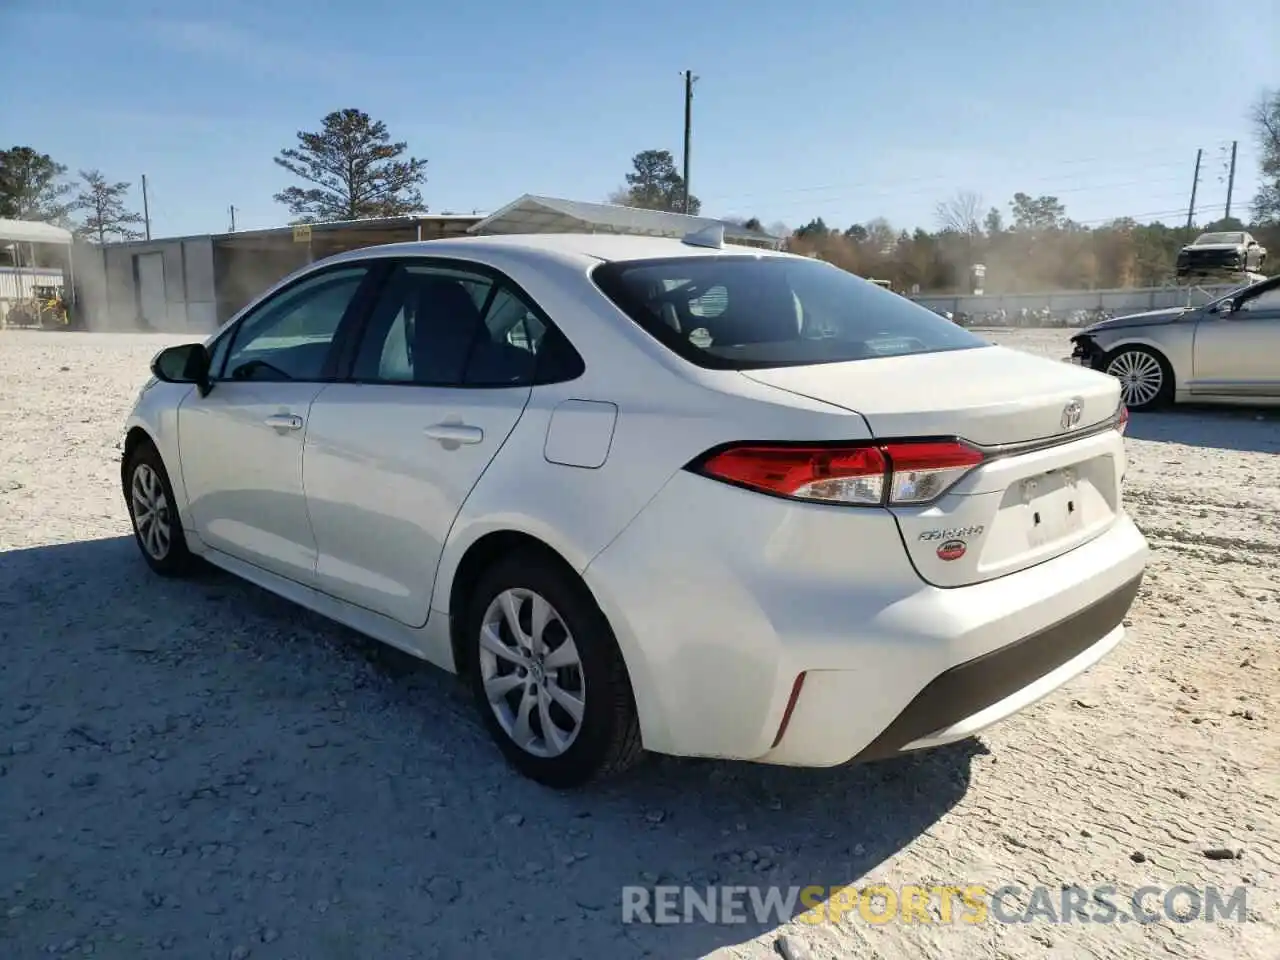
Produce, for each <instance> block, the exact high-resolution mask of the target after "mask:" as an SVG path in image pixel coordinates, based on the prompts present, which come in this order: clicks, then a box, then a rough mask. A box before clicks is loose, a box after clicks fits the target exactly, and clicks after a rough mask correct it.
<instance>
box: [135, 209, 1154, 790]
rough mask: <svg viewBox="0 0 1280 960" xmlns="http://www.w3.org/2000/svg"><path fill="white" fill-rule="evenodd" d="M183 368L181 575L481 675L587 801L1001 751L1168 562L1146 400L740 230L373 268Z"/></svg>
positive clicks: (143, 408)
mask: <svg viewBox="0 0 1280 960" xmlns="http://www.w3.org/2000/svg"><path fill="white" fill-rule="evenodd" d="M152 372H153V374H154V376H153V377H152V379H151V380H150V381H149V382H148V383H147V385H146V386H145V387H144V388H143V390H142V392H141V394H140V395H139V397H138V399H137V403H136V406H135V408H134V410H133V412H132V413H131V415H130V416H129V419H128V423H127V425H126V436H125V443H124V457H123V463H122V476H121V479H122V484H123V493H124V497H125V500H126V502H127V504H128V507H129V511H130V515H131V517H132V520H133V525H134V531H135V534H136V538H137V542H138V545H139V547H140V548H141V552H142V556H143V558H144V559H145V561H146V562H147V563H148V564H149V565H150V566H151V568H152V569H153V570H155V571H156V572H157V573H158V574H162V575H166V576H176V575H182V574H186V573H188V572H190V571H191V570H192V569H193V566H194V565H195V561H196V560H197V559H198V558H202V559H203V560H205V561H208V562H210V563H212V564H214V565H216V566H218V567H220V568H223V569H225V570H227V571H230V572H231V573H233V574H235V575H238V576H240V577H243V578H244V579H246V580H249V581H251V582H253V583H255V584H257V585H259V586H261V587H264V588H266V589H267V590H271V591H274V592H275V593H277V594H280V595H281V596H283V597H286V598H288V599H290V600H293V601H295V602H297V603H299V604H301V605H303V606H305V607H308V608H310V609H312V610H316V611H319V612H320V613H322V614H324V615H326V616H328V617H331V618H332V619H334V620H337V621H340V622H342V623H344V624H347V625H349V626H351V627H353V628H355V629H357V630H359V631H362V632H364V633H366V634H368V635H370V636H372V637H374V638H377V639H378V640H381V641H384V642H386V643H389V644H393V645H395V646H397V647H400V648H402V649H404V650H406V651H408V652H410V653H412V654H414V655H416V656H418V657H421V658H423V659H425V660H427V661H430V662H432V663H435V664H437V665H439V666H441V667H443V668H445V669H447V670H450V671H455V672H457V673H459V674H461V675H462V676H463V677H465V678H466V680H467V682H468V683H469V685H470V687H471V689H472V691H473V693H474V696H475V700H476V703H477V705H478V708H479V711H480V714H481V716H482V717H483V719H484V722H485V723H486V725H487V727H488V729H489V731H490V733H491V734H492V736H493V738H494V739H495V741H496V743H497V745H498V747H499V748H500V749H501V751H502V752H503V753H504V754H505V756H506V757H507V758H508V760H509V761H510V762H511V763H512V764H513V765H514V766H515V767H516V768H517V769H519V770H520V771H522V772H523V773H525V774H526V775H528V776H530V777H532V778H534V779H536V780H538V781H540V782H542V783H545V784H549V785H554V786H560V787H567V786H573V785H577V784H581V783H583V782H585V781H587V780H589V779H591V778H593V777H597V776H602V775H605V774H610V773H616V772H618V771H621V770H622V769H624V768H626V767H628V766H630V765H631V764H632V763H634V762H635V761H636V760H637V759H639V758H640V757H641V755H642V754H643V753H644V752H645V750H648V751H656V752H660V753H667V754H676V755H683V756H703V757H720V758H733V759H739V760H749V761H761V762H766V763H777V764H792V765H805V766H831V765H836V764H842V763H845V762H847V761H850V760H854V759H857V760H866V759H874V758H881V757H888V756H892V755H895V754H898V753H900V752H903V751H909V750H915V749H919V748H925V747H930V746H934V745H937V744H942V743H946V742H949V741H954V740H957V739H960V738H963V737H967V736H969V735H971V734H973V733H975V732H977V731H979V730H982V729H983V728H985V727H987V726H989V725H990V724H992V723H994V722H996V721H998V720H1000V719H1002V718H1004V717H1007V716H1009V715H1010V714H1012V713H1014V712H1015V711H1018V710H1021V709H1022V708H1024V707H1026V706H1028V705H1029V704H1031V703H1033V702H1035V701H1037V700H1038V699H1040V698H1041V697H1043V696H1044V695H1046V694H1048V693H1049V692H1050V691H1052V690H1054V689H1055V688H1057V687H1059V686H1060V685H1061V684H1063V683H1065V682H1066V681H1068V680H1070V679H1071V678H1072V677H1074V676H1076V675H1077V674H1079V673H1080V672H1081V671H1083V670H1085V669H1086V668H1088V667H1089V666H1091V665H1092V664H1094V663H1095V662H1097V661H1098V660H1099V659H1100V658H1102V657H1103V656H1104V655H1106V654H1107V653H1108V651H1110V650H1111V649H1113V648H1114V647H1115V646H1116V645H1117V644H1118V643H1119V642H1120V641H1121V639H1122V637H1123V634H1124V626H1123V618H1124V616H1125V614H1126V612H1127V611H1128V609H1129V607H1130V604H1131V603H1132V602H1133V600H1134V597H1135V595H1136V593H1137V590H1138V586H1139V582H1140V580H1141V578H1142V575H1143V570H1144V567H1145V564H1146V558H1147V545H1146V543H1145V541H1144V539H1143V537H1142V535H1141V534H1140V533H1139V532H1138V530H1137V529H1136V528H1135V526H1134V524H1133V523H1132V522H1131V520H1130V519H1129V518H1128V517H1127V515H1126V514H1125V511H1124V508H1123V503H1122V499H1121V480H1122V478H1123V476H1124V470H1125V450H1124V440H1123V436H1122V435H1123V433H1124V429H1125V424H1126V418H1127V413H1126V410H1125V408H1124V406H1123V405H1122V404H1121V402H1120V384H1119V383H1118V381H1117V380H1116V379H1115V378H1113V377H1110V376H1106V375H1104V374H1103V373H1100V372H1096V371H1093V370H1087V369H1082V368H1080V367H1078V366H1072V365H1068V364H1063V363H1058V362H1055V361H1051V360H1047V359H1041V358H1037V357H1034V356H1031V355H1029V354H1026V353H1021V352H1017V351H1013V350H1008V349H1005V348H1002V347H998V346H993V345H991V344H989V343H987V342H986V341H984V340H982V339H980V338H978V337H976V336H975V335H974V334H972V333H970V332H968V331H966V330H964V329H962V328H961V327H959V326H957V325H955V324H952V323H949V322H947V321H946V320H945V319H943V318H941V317H939V316H937V315H936V314H934V313H931V312H930V311H928V310H926V309H925V308H923V307H920V306H917V305H916V304H914V303H912V302H911V301H910V300H908V299H906V298H904V297H900V296H897V295H896V294H893V293H890V292H888V291H886V290H883V289H881V288H879V287H877V286H876V285H874V284H871V283H868V282H866V281H864V280H861V279H858V278H857V277H855V276H853V275H851V274H849V273H846V272H844V271H842V270H840V269H837V268H836V267H834V266H831V265H828V264H825V263H822V262H819V261H815V260H810V259H807V258H803V257H795V256H790V255H787V254H783V253H775V252H769V251H757V250H752V249H748V248H734V247H726V246H724V244H723V237H722V236H721V235H718V234H716V233H714V232H712V233H708V234H700V235H695V236H691V237H689V238H687V239H686V240H685V241H683V242H682V241H679V240H674V239H671V240H668V239H655V238H641V237H622V236H582V235H567V234H566V235H554V236H537V235H529V236H513V237H489V238H469V239H462V240H441V241H432V242H429V243H418V244H400V245H393V246H385V247H375V248H369V249H363V250H357V251H353V252H350V253H345V254H341V255H339V256H337V257H333V258H331V259H328V260H325V261H322V262H319V263H316V264H312V265H310V266H308V267H306V268H304V269H303V270H301V271H299V272H298V273H296V274H294V275H293V276H291V277H289V278H287V279H285V280H283V281H281V282H280V283H279V284H277V285H276V286H275V287H274V288H272V289H271V290H269V291H267V292H266V293H265V294H263V295H262V296H261V297H260V298H259V299H258V300H257V301H256V302H254V303H252V304H251V305H249V306H248V307H247V308H245V309H244V310H243V311H241V312H240V314H239V315H237V316H236V317H234V318H232V319H231V320H230V321H229V322H228V323H227V324H226V325H225V326H224V327H222V329H220V330H219V331H217V332H216V333H215V334H214V335H213V336H212V337H210V338H209V339H208V340H207V341H206V342H204V343H195V344H186V345H182V346H176V347H172V348H169V349H167V350H164V351H162V352H161V353H160V354H159V355H158V356H157V357H156V359H155V360H154V362H153V364H152Z"/></svg>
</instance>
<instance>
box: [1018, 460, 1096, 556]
mask: <svg viewBox="0 0 1280 960" xmlns="http://www.w3.org/2000/svg"><path fill="white" fill-rule="evenodd" d="M1019 493H1020V494H1021V499H1022V506H1023V510H1022V512H1023V514H1024V517H1025V529H1026V535H1027V546H1028V547H1032V548H1035V547H1041V546H1044V545H1046V544H1049V543H1053V542H1054V541H1057V540H1061V539H1063V538H1065V537H1070V536H1072V535H1074V534H1076V533H1079V532H1080V531H1081V530H1083V529H1084V526H1085V506H1086V498H1085V496H1084V491H1082V490H1081V488H1080V477H1079V474H1078V473H1077V471H1076V470H1075V469H1074V468H1072V467H1065V468H1063V469H1060V470H1050V471H1049V472H1048V473H1042V474H1040V475H1038V476H1035V477H1027V478H1026V479H1024V480H1022V481H1020V490H1019Z"/></svg>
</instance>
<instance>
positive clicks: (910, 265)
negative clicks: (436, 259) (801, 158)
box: [0, 90, 1280, 293]
mask: <svg viewBox="0 0 1280 960" xmlns="http://www.w3.org/2000/svg"><path fill="white" fill-rule="evenodd" d="M1250 119H1251V123H1252V127H1253V133H1254V135H1255V137H1256V139H1257V142H1258V146H1259V148H1260V155H1261V164H1260V174H1261V179H1262V183H1261V187H1260V189H1259V191H1258V194H1257V196H1255V197H1254V198H1253V202H1252V204H1251V214H1252V219H1251V220H1250V221H1248V222H1245V221H1242V220H1239V219H1235V218H1232V219H1220V220H1217V221H1215V222H1213V223H1209V224H1206V225H1204V226H1200V227H1192V228H1190V229H1188V228H1187V227H1186V226H1185V225H1181V224H1173V225H1168V224H1164V223H1161V222H1154V223H1139V222H1137V221H1136V220H1134V219H1132V218H1127V217H1121V218H1117V219H1114V220H1111V221H1109V222H1107V223H1103V224H1101V225H1096V226H1090V225H1087V224H1082V223H1078V222H1076V221H1073V220H1072V219H1071V218H1070V217H1068V216H1067V211H1066V207H1065V206H1064V204H1063V203H1062V202H1061V201H1060V200H1059V199H1058V198H1057V197H1055V196H1051V195H1045V196H1034V197H1033V196H1031V195H1030V194H1026V193H1015V194H1014V195H1013V198H1012V199H1011V200H1010V201H1008V203H1007V204H1006V205H1005V207H998V206H987V204H986V203H985V202H984V201H983V198H982V197H980V196H978V195H977V194H974V193H971V192H963V191H962V192H960V193H957V194H956V195H955V196H954V197H952V198H950V199H948V200H946V201H944V202H942V203H940V204H938V207H937V210H936V223H935V224H934V229H933V230H927V229H925V228H923V227H917V228H916V229H914V230H902V229H895V228H894V227H893V226H892V225H890V224H889V222H888V221H886V220H884V219H883V218H874V219H871V220H868V221H866V222H865V223H859V224H853V225H852V226H849V227H847V228H844V229H841V228H839V227H833V226H830V225H828V224H827V223H826V222H825V221H824V219H823V218H822V217H816V218H814V219H812V220H810V221H809V222H808V223H805V224H803V225H801V226H799V227H797V228H796V229H794V230H790V229H788V228H786V227H785V225H781V224H777V225H773V226H771V227H770V228H769V232H773V233H782V234H784V235H785V245H786V247H787V249H789V250H792V251H794V252H797V253H802V254H807V255H812V256H817V257H821V258H822V259H824V260H827V261H829V262H831V263H833V264H835V265H837V266H839V267H842V268H844V269H847V270H850V271H852V272H854V273H857V274H860V275H862V276H868V277H874V278H876V279H881V280H888V281H889V282H890V283H892V284H893V286H894V288H895V289H899V290H903V291H910V290H913V289H915V288H917V287H918V289H919V291H920V292H922V293H926V292H930V293H932V292H939V293H941V292H963V291H965V290H966V289H967V288H968V285H969V282H970V281H969V278H970V270H971V267H972V265H974V264H983V265H984V266H985V267H986V280H985V284H984V289H986V290H988V291H990V292H993V293H1001V292H1018V291H1029V290H1043V289H1047V288H1057V289H1105V288H1112V287H1131V286H1137V287H1143V286H1155V285H1159V284H1161V283H1164V282H1166V281H1167V280H1168V279H1169V278H1170V276H1171V274H1172V272H1173V266H1174V260H1175V259H1176V257H1177V252H1178V250H1179V248H1181V247H1182V246H1183V245H1184V244H1186V243H1188V242H1190V240H1191V239H1193V238H1194V236H1195V235H1196V234H1198V233H1200V232H1204V231H1210V230H1213V231H1216V230H1243V229H1248V230H1251V231H1252V232H1253V233H1254V235H1255V236H1256V237H1257V239H1258V240H1259V242H1261V243H1262V244H1263V245H1264V246H1266V247H1268V248H1269V249H1270V251H1271V255H1270V257H1269V262H1268V264H1267V267H1268V269H1269V271H1271V272H1276V271H1277V270H1280V90H1275V91H1264V93H1263V94H1262V96H1261V97H1260V98H1259V99H1258V101H1257V103H1256V105H1255V107H1254V109H1253V111H1252V114H1251V118H1250ZM273 162H274V163H275V164H276V165H277V166H278V167H280V168H281V169H283V170H284V171H286V172H287V173H288V174H289V175H290V176H291V177H292V179H293V180H294V181H295V182H294V183H293V184H292V185H290V186H288V187H286V188H285V189H283V190H282V191H280V192H279V193H277V194H275V195H274V198H273V199H275V201H276V202H277V203H280V204H282V205H283V206H284V207H286V208H287V209H288V210H289V213H290V214H291V215H292V217H293V221H292V222H294V223H315V222H323V221H332V220H357V219H365V218H371V217H392V216H401V215H407V214H420V213H426V212H427V205H426V203H425V202H424V200H423V196H422V189H423V187H424V186H425V184H426V179H427V176H426V170H427V161H426V160H425V159H422V158H419V157H415V156H413V155H411V154H410V153H409V147H408V144H407V143H406V142H404V141H396V140H393V139H392V138H391V134H390V132H389V130H388V129H387V125H386V124H385V123H383V122H382V121H377V120H374V119H373V118H372V117H370V116H369V115H368V114H367V113H365V112H363V111H361V110H355V109H344V110H335V111H333V112H331V113H329V114H328V115H326V116H325V117H324V118H323V119H322V120H321V123H320V127H319V129H317V130H314V131H307V130H300V131H298V132H297V133H296V135H295V139H294V142H293V144H292V145H291V146H288V147H285V148H283V149H282V150H280V151H279V153H278V154H277V155H276V156H275V157H274V158H273ZM631 167H632V169H631V170H630V171H628V172H627V173H626V174H625V175H624V180H623V184H622V185H621V186H620V187H619V188H618V189H617V190H615V191H614V192H613V193H612V194H610V195H609V197H608V200H609V202H612V203H617V204H623V205H626V206H631V207H638V208H643V209H650V210H666V211H673V212H684V210H685V200H686V197H685V194H686V192H687V185H686V183H685V181H684V178H683V177H682V176H681V175H680V173H679V172H678V171H677V169H676V165H675V160H674V157H673V156H672V154H671V152H670V151H669V150H662V149H650V150H642V151H641V152H639V153H637V154H636V155H635V156H634V157H632V161H631ZM130 187H131V184H130V183H129V182H128V181H112V180H110V179H109V178H108V177H106V176H105V175H104V174H103V173H102V172H101V171H100V170H97V169H90V170H81V171H79V176H78V179H76V180H68V178H67V167H66V166H64V165H62V164H60V163H57V162H56V161H55V160H54V159H53V158H52V157H50V156H49V155H48V154H43V153H40V152H38V151H37V150H35V149H34V148H32V147H29V146H15V147H13V148H11V149H9V150H0V217H7V218H14V219H23V220H43V221H46V222H50V223H56V224H59V225H63V226H67V227H70V228H71V229H74V230H75V231H76V233H77V234H78V235H79V236H80V237H82V238H85V239H89V240H92V241H96V242H98V243H105V242H106V241H108V240H132V239H137V238H138V237H140V236H142V231H141V230H140V229H139V227H140V226H141V225H142V223H143V218H142V216H141V214H139V213H138V212H137V211H136V210H134V209H131V208H130V207H129V205H128V203H127V197H128V193H129V190H130ZM701 209H702V202H701V201H700V200H699V199H698V198H697V197H696V196H692V195H690V196H689V197H688V211H689V212H690V213H693V214H697V213H700V212H701ZM736 222H738V223H741V224H743V225H745V226H747V227H750V228H753V229H756V230H763V229H764V228H763V226H762V224H761V223H760V220H759V219H758V218H755V217H751V218H738V219H737V221H736Z"/></svg>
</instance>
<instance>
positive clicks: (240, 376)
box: [231, 360, 293, 380]
mask: <svg viewBox="0 0 1280 960" xmlns="http://www.w3.org/2000/svg"><path fill="white" fill-rule="evenodd" d="M260 371H261V372H264V373H273V374H276V375H277V376H278V377H279V379H281V380H292V379H293V377H292V376H290V374H289V373H288V372H287V371H285V370H281V369H280V368H279V367H277V366H274V365H272V364H270V363H267V361H265V360H249V361H247V362H245V363H242V364H240V366H238V367H236V368H235V369H234V370H232V371H231V379H232V380H252V379H254V378H255V376H256V374H258V373H259V372H260Z"/></svg>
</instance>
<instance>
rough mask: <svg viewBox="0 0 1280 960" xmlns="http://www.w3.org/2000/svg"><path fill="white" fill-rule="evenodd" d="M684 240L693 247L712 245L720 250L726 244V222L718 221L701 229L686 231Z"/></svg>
mask: <svg viewBox="0 0 1280 960" xmlns="http://www.w3.org/2000/svg"><path fill="white" fill-rule="evenodd" d="M682 242H683V243H687V244H688V245H689V246H691V247H711V248H712V249H714V250H719V249H720V248H721V247H723V246H724V224H721V223H716V224H712V225H711V226H709V227H703V228H702V229H701V230H694V231H693V232H692V233H686V234H685V235H684V240H683V241H682Z"/></svg>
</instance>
